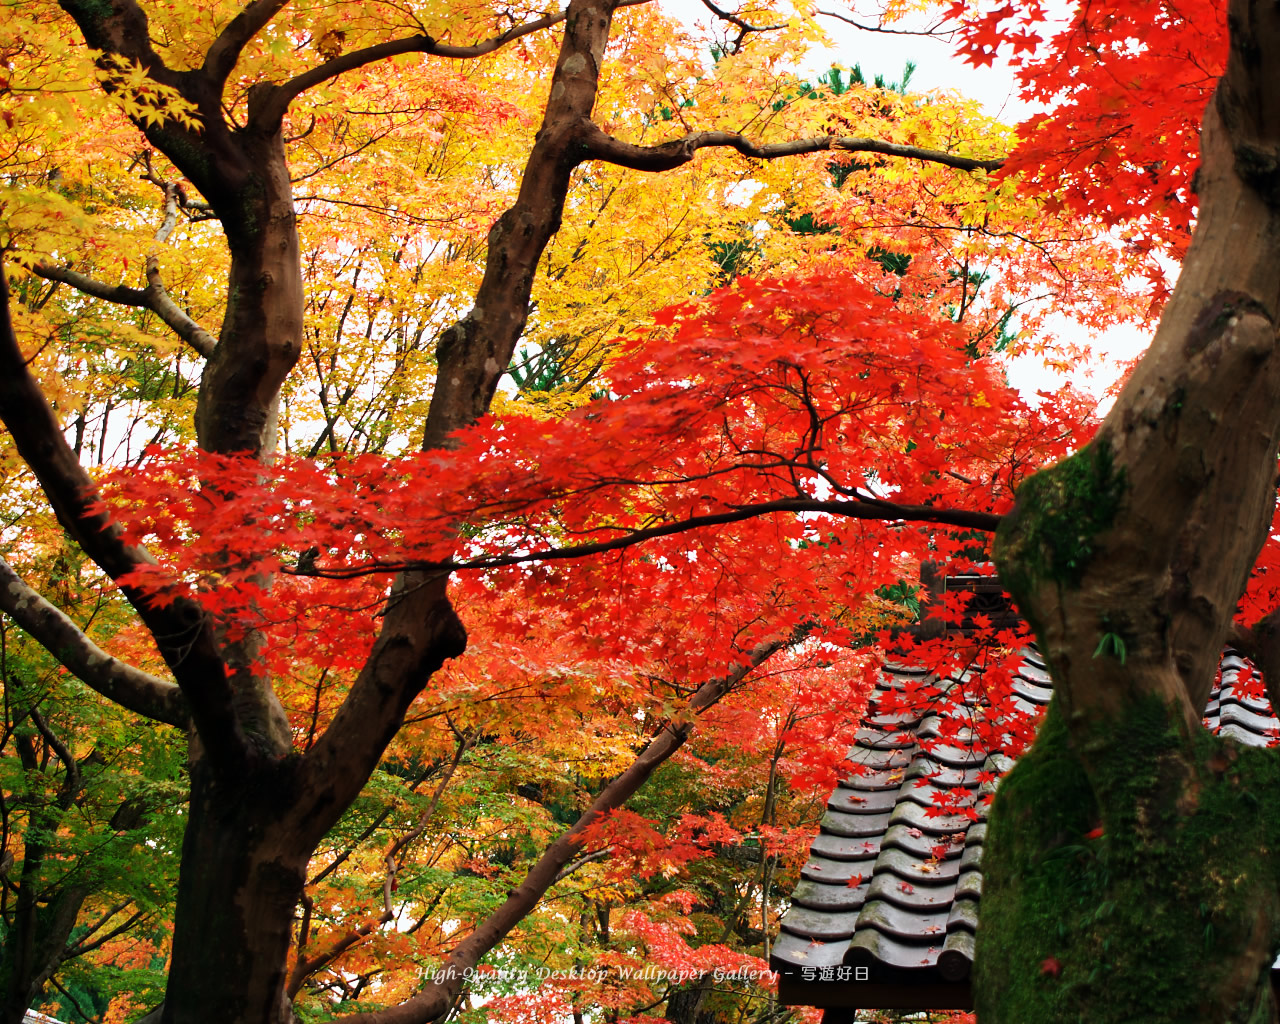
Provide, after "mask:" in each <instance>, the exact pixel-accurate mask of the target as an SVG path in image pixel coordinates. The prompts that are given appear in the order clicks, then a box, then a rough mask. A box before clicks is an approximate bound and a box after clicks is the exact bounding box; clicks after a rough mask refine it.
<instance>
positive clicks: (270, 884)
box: [161, 765, 310, 1024]
mask: <svg viewBox="0 0 1280 1024" xmlns="http://www.w3.org/2000/svg"><path fill="white" fill-rule="evenodd" d="M210 775H211V773H210V772H209V771H208V770H207V769H205V768H203V767H201V766H199V765H197V766H196V767H195V768H194V769H193V773H192V787H191V806H190V817H189V819H188V822H187V828H186V832H185V835H184V837H183V847H182V871H181V875H180V879H179V884H178V901H177V914H176V918H175V921H174V937H173V959H172V966H171V968H170V970H169V979H168V985H167V987H166V992H165V1004H164V1010H163V1015H162V1018H161V1019H162V1021H163V1024H203V1022H207V1021H213V1020H218V1021H253V1022H255V1024H290V1022H291V1021H292V1019H293V1015H292V1011H291V1009H290V1006H289V1001H288V999H286V997H285V981H286V976H287V959H288V951H289V945H290V942H291V941H292V928H293V920H294V909H295V907H296V906H297V903H298V900H299V898H300V897H301V895H302V889H303V885H304V883H305V881H306V866H307V859H308V857H309V855H310V849H309V848H300V845H299V843H298V842H297V841H296V840H295V839H294V838H293V837H292V836H291V835H289V830H288V829H287V827H286V826H285V824H284V823H285V822H288V821H289V820H290V818H291V813H290V812H291V810H292V806H293V804H294V803H295V802H296V799H297V793H296V792H295V786H294V785H292V784H291V779H290V773H287V772H285V771H282V770H281V769H280V768H278V767H277V768H273V769H271V770H267V771H262V772H255V773H247V774H246V775H245V777H244V778H243V779H242V780H240V781H239V782H238V783H229V782H226V781H222V780H215V779H213V778H211V777H210ZM233 979H234V981H233Z"/></svg>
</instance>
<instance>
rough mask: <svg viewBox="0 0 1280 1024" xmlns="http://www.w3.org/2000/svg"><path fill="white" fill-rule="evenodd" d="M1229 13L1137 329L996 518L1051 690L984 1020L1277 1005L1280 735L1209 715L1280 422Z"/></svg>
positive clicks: (1244, 47)
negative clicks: (1242, 735) (1193, 160)
mask: <svg viewBox="0 0 1280 1024" xmlns="http://www.w3.org/2000/svg"><path fill="white" fill-rule="evenodd" d="M1230 27H1231V36H1232V47H1231V55H1230V61H1229V65H1228V71H1227V74H1226V76H1225V77H1224V79H1223V81H1222V82H1221V83H1220V84H1219V87H1218V90H1217V92H1216V94H1215V97H1214V100H1213V101H1212V102H1211V103H1210V104H1209V109H1208V111H1207V112H1206V115H1205V122H1204V129H1203V134H1202V160H1203V162H1202V167H1201V171H1200V175H1199V179H1198V187H1199V197H1200V201H1201V206H1200V219H1199V223H1198V225H1197V228H1196V234H1195V237H1194V240H1193V243H1192V245H1191V248H1190V250H1189V252H1188V254H1187V258H1186V262H1185V264H1184V267H1183V271H1182V276H1181V278H1180V280H1179V283H1178V287H1177V289H1176V291H1175V293H1174V296H1173V298H1172V299H1171V300H1170V303H1169V306H1168V308H1167V309H1166V311H1165V313H1164V315H1163V317H1162V318H1161V322H1160V326H1159V329H1158V331H1157V333H1156V337H1155V340H1154V341H1153V343H1152V347H1151V350H1150V352H1149V353H1148V354H1147V356H1146V357H1145V358H1144V359H1143V361H1142V363H1141V365H1140V366H1139V368H1138V370H1137V371H1136V372H1135V374H1134V376H1133V378H1132V379H1131V380H1130V382H1129V383H1128V385H1127V386H1126V388H1125V389H1124V392H1123V393H1122V394H1121V396H1120V398H1119V400H1118V401H1117V403H1116V406H1115V408H1114V409H1113V410H1112V412H1111V413H1110V415H1109V416H1108V417H1107V419H1106V422H1105V423H1104V424H1103V427H1102V428H1101V430H1100V431H1099V434H1098V437H1097V438H1096V439H1095V440H1094V442H1093V443H1092V444H1090V445H1089V446H1088V447H1087V448H1085V449H1084V450H1083V451H1081V452H1079V453H1077V454H1076V455H1075V456H1073V457H1072V458H1070V459H1068V460H1066V461H1065V462H1063V463H1061V464H1060V465H1058V466H1056V467H1055V468H1054V469H1052V470H1049V471H1047V472H1045V473H1042V474H1039V475H1038V476H1036V477H1034V478H1033V479H1032V480H1030V481H1028V483H1027V484H1025V485H1024V486H1023V488H1022V489H1021V491H1020V492H1019V495H1018V503H1017V507H1016V508H1015V510H1014V511H1013V512H1012V513H1011V514H1010V516H1008V517H1007V519H1006V521H1005V522H1004V524H1003V525H1002V526H1001V528H1000V531H999V533H998V535H997V539H996V545H995V549H994V553H995V557H996V562H997V565H998V567H999V570H1000V575H1001V579H1002V580H1003V581H1004V583H1005V585H1006V587H1007V588H1008V589H1009V590H1010V592H1011V593H1012V594H1013V595H1014V598H1015V600H1016V601H1017V603H1018V606H1019V608H1020V609H1021V611H1022V613H1023V614H1024V615H1025V616H1026V617H1027V619H1028V621H1029V622H1030V623H1031V625H1032V626H1033V628H1034V629H1035V631H1036V636H1037V639H1038V642H1039V644H1040V648H1041V651H1042V652H1043V653H1044V654H1045V656H1046V660H1047V662H1048V664H1049V668H1050V671H1051V673H1052V675H1053V679H1054V688H1055V698H1054V702H1053V704H1052V706H1051V708H1050V711H1049V715H1048V717H1047V719H1046V722H1045V724H1044V726H1043V728H1042V730H1041V735H1040V737H1039V738H1038V739H1037V741H1036V744H1035V746H1034V748H1033V750H1032V751H1031V752H1030V754H1029V755H1027V756H1026V757H1024V758H1023V760H1022V761H1021V762H1020V763H1019V764H1018V765H1017V766H1016V767H1015V769H1014V770H1013V772H1012V773H1011V774H1010V776H1009V777H1008V778H1007V779H1006V780H1005V782H1004V783H1003V785H1002V786H1001V788H1000V791H999V793H998V795H997V798H996V801H995V804H994V807H993V808H992V818H991V829H990V836H989V840H990V841H989V844H988V846H987V850H986V854H985V857H984V864H983V867H984V892H983V907H982V927H981V928H980V929H979V933H978V950H977V957H976V959H975V968H976V975H975V984H976V1004H977V1011H978V1016H979V1019H981V1020H982V1021H983V1024H1001V1022H1006V1021H1007V1022H1022V1021H1029V1020H1035V1021H1066V1020H1071V1021H1076V1020H1081V1019H1088V1020H1090V1021H1093V1022H1110V1021H1114V1022H1117V1024H1119V1022H1121V1021H1126V1022H1127V1021H1134V1020H1142V1021H1148V1022H1155V1021H1169V1022H1175V1021H1177V1022H1183V1021H1186V1022H1190V1021H1206V1020H1209V1021H1241V1022H1244V1021H1248V1022H1265V1021H1273V1020H1276V1019H1277V1018H1276V1009H1275V1006H1274V1004H1273V1001H1272V995H1271V987H1270V979H1269V973H1270V965H1271V961H1272V959H1273V958H1274V956H1275V952H1276V949H1277V946H1278V945H1280V785H1278V783H1280V755H1278V754H1277V752H1275V751H1271V750H1266V751H1260V750H1247V749H1241V748H1239V747H1238V746H1237V745H1235V744H1233V743H1231V742H1229V741H1227V740H1221V739H1218V738H1215V737H1212V736H1210V735H1208V734H1207V733H1206V732H1205V731H1204V729H1203V727H1202V725H1201V717H1202V714H1203V710H1204V707H1205V703H1206V701H1207V698H1208V696H1209V692H1210V689H1211V687H1212V683H1213V678H1214V673H1215V670H1216V668H1217V664H1218V660H1219V656H1220V653H1221V649H1222V646H1223V643H1224V640H1225V638H1226V635H1227V630H1228V628H1229V626H1230V623H1231V618H1232V615H1233V613H1234V611H1235V608H1236V604H1237V601H1238V599H1239V597H1240V594H1241V593H1242V591H1243V589H1244V586H1245V582H1246V579H1247V577H1248V574H1249V572H1250V569H1251V568H1252V566H1253V563H1254V561H1255V559H1256V558H1257V554H1258V551H1259V550H1260V548H1261V546H1262V543H1263V541H1264V539H1265V537H1266V534H1267V530H1268V529H1269V527H1270V524H1271V520H1272V514H1273V511H1274V505H1275V477H1276V458H1277V449H1278V446H1280V353H1278V352H1277V350H1276V326H1275V325H1276V322H1277V314H1278V313H1280V188H1278V187H1277V186H1278V184H1280V177H1278V176H1277V168H1280V159H1278V157H1280V69H1278V68H1277V67H1276V66H1275V65H1274V64H1272V65H1270V66H1266V67H1264V65H1263V63H1262V58H1261V54H1264V53H1274V52H1275V48H1276V46H1277V44H1280V12H1277V11H1276V10H1275V7H1274V5H1268V4H1262V3H1256V2H1249V0H1235V2H1233V3H1232V4H1231V9H1230Z"/></svg>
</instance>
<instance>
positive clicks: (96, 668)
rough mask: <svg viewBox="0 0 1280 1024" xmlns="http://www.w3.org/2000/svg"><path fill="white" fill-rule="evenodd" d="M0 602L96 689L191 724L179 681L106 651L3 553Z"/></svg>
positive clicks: (161, 718)
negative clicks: (161, 675)
mask: <svg viewBox="0 0 1280 1024" xmlns="http://www.w3.org/2000/svg"><path fill="white" fill-rule="evenodd" d="M0 608H2V609H3V610H4V611H6V612H7V613H8V614H9V616H10V617H11V618H12V619H13V621H14V622H16V623H17V624H18V625H19V626H21V627H22V628H23V629H25V630H26V631H27V632H28V633H30V634H31V636H32V637H34V638H35V640H36V641H37V642H38V643H39V644H40V645H41V646H42V647H44V648H45V649H46V650H47V651H49V653H51V654H52V655H53V656H54V657H55V658H57V659H58V660H59V661H60V662H61V663H62V664H63V665H65V666H66V667H67V668H69V669H70V670H71V671H72V672H74V673H75V674H76V677H77V678H78V679H80V680H81V681H83V682H84V683H85V684H86V685H87V686H89V687H90V688H91V689H93V690H96V691H97V692H98V693H100V694H102V695H103V696H104V697H106V698H108V699H110V700H113V701H115V702H116V703H117V704H119V705H121V706H122V707H126V708H128V709H129V710H130V711H136V712H137V713H138V714H140V715H146V716H147V717H148V718H154V719H155V720H156V721H158V722H167V723H168V724H169V725H175V726H177V727H178V728H180V729H181V728H185V727H186V725H187V718H188V715H187V706H186V700H185V699H184V698H183V696H182V693H181V691H180V690H179V689H178V687H177V686H175V685H174V684H173V683H169V682H165V680H163V679H159V678H157V677H156V676H153V675H151V674H150V673H149V672H143V671H142V669H140V668H135V667H134V666H132V665H130V664H128V663H126V662H123V661H120V660H119V659H118V658H113V657H112V656H111V655H109V654H107V653H106V652H105V651H104V650H102V648H100V647H99V646H98V645H97V644H95V643H94V642H93V641H92V640H90V639H89V638H88V637H87V636H85V634H84V633H82V632H81V631H80V629H79V627H78V626H77V625H76V624H75V623H74V622H72V621H71V619H70V618H68V617H67V616H66V615H65V614H63V612H62V611H61V610H60V609H58V608H57V607H55V606H54V605H53V604H51V603H50V602H48V601H46V600H45V599H44V598H43V597H42V596H41V595H40V594H39V593H38V592H37V591H36V590H34V589H33V588H32V587H30V586H28V585H27V584H26V583H25V582H23V580H22V579H21V578H20V577H19V576H18V574H17V573H16V572H14V571H13V568H12V566H10V565H9V563H8V562H6V561H4V560H3V559H0ZM54 749H57V748H56V747H55V748H54ZM59 756H61V753H59ZM68 770H70V767H69V768H68Z"/></svg>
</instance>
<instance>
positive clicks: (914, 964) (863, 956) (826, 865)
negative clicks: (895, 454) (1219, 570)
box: [771, 581, 1280, 1021]
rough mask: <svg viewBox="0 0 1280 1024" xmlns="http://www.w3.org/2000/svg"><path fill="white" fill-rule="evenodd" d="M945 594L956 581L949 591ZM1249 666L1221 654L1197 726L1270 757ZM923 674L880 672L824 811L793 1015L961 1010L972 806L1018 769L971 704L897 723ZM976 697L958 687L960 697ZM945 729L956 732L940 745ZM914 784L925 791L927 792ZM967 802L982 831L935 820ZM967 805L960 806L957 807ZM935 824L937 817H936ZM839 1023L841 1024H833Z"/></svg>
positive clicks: (1045, 683)
mask: <svg viewBox="0 0 1280 1024" xmlns="http://www.w3.org/2000/svg"><path fill="white" fill-rule="evenodd" d="M948 583H949V585H950V581H948ZM1243 665H1244V662H1243V661H1242V660H1241V659H1240V657H1239V656H1238V655H1236V654H1235V653H1234V652H1228V653H1227V654H1226V655H1225V656H1224V658H1223V662H1222V679H1221V684H1220V685H1219V686H1216V687H1215V688H1214V691H1213V694H1212V696H1211V698H1210V701H1209V705H1208V707H1207V708H1206V710H1205V725H1206V726H1207V727H1208V728H1209V729H1211V730H1212V731H1214V732H1220V733H1222V734H1223V735H1226V736H1230V737H1232V738H1233V739H1235V740H1237V741H1239V742H1241V743H1245V744H1249V745H1251V746H1266V745H1268V744H1271V743H1274V742H1275V741H1276V740H1275V737H1276V736H1277V734H1278V729H1280V722H1277V720H1276V719H1275V718H1274V717H1273V716H1272V714H1271V709H1270V706H1269V704H1268V703H1267V701H1266V698H1265V697H1262V698H1260V699H1255V698H1252V697H1249V696H1247V695H1246V694H1244V693H1243V690H1244V687H1242V686H1237V676H1238V673H1239V672H1240V669H1241V668H1242V667H1243ZM913 681H915V682H927V681H928V680H926V679H925V678H924V671H923V670H922V669H919V668H913V667H912V666H910V665H905V664H888V665H886V668H885V670H884V672H883V673H882V677H881V679H880V682H879V685H878V686H877V689H876V690H875V692H874V694H873V695H872V698H871V701H870V703H869V705H868V712H867V715H866V717H865V718H864V719H863V722H862V727H861V728H860V729H859V730H858V733H857V737H856V739H855V742H854V746H853V747H852V749H851V750H850V752H849V755H848V756H849V760H850V761H851V762H852V763H853V764H854V765H855V766H859V767H858V768H857V769H856V773H855V774H852V775H851V776H850V777H849V778H847V779H845V780H844V781H842V782H841V783H840V784H839V785H838V786H837V787H836V789H835V791H834V792H833V793H832V794H831V797H830V799H829V800H828V801H827V810H826V814H825V815H824V817H823V819H822V823H821V829H820V832H819V834H818V836H817V838H816V839H815V840H814V841H813V845H812V847H811V849H810V856H809V860H808V862H807V863H806V864H805V865H804V868H803V869H802V871H801V881H800V884H799V885H798V886H797V887H796V890H795V892H794V894H793V895H792V905H791V909H790V910H789V911H788V912H787V914H786V916H785V917H783V919H782V924H781V930H780V933H779V935H778V938H777V941H776V943H775V944H774V947H773V950H772V958H771V965H772V967H773V969H774V970H775V971H777V972H779V974H780V976H781V978H780V987H779V995H780V997H781V999H782V1001H783V1002H784V1003H788V1004H792V1005H809V1006H828V1007H858V1008H861V1009H875V1008H890V1007H892V1008H920V1009H924V1008H936V1009H951V1008H954V1009H968V1008H969V1007H970V1006H971V995H970V992H969V982H968V979H969V973H970V970H971V968H972V965H973V942H974V931H975V929H976V927H977V922H978V912H979V907H980V904H981V896H982V872H981V867H980V865H981V860H982V846H983V841H984V839H985V837H986V829H987V826H986V803H987V802H986V801H984V800H982V799H978V798H979V797H981V796H982V795H984V794H985V793H986V792H988V791H989V790H990V789H991V788H993V785H994V784H993V783H991V782H986V783H982V782H980V780H979V775H980V774H981V775H982V778H984V779H989V778H990V777H991V776H997V777H998V776H1000V775H1002V774H1003V773H1004V772H1005V771H1006V770H1007V769H1008V767H1009V766H1010V765H1011V764H1012V762H1011V761H1010V760H1009V759H1008V758H1006V757H1003V756H1002V755H1001V754H998V753H990V752H988V751H987V750H986V749H985V748H984V746H983V743H982V741H981V739H980V737H979V736H978V735H977V734H976V733H974V732H973V731H972V730H970V729H969V728H968V727H967V724H968V723H969V722H970V721H971V718H970V716H973V715H977V714H981V711H982V709H981V707H980V706H977V704H976V703H975V702H973V701H970V702H969V703H968V704H963V703H958V702H957V703H956V706H953V707H950V708H948V709H947V710H945V711H943V712H942V713H941V714H940V713H938V712H936V711H927V712H924V713H919V714H917V713H913V712H909V711H907V712H903V711H896V712H894V713H891V714H882V713H880V711H879V709H880V708H883V707H886V706H888V707H895V708H896V707H901V705H902V703H903V702H902V701H901V699H898V700H895V699H894V694H895V691H896V692H898V693H899V694H901V692H902V691H904V690H906V689H907V688H908V687H909V685H910V684H911V683H912V682H913ZM973 689H974V688H972V687H966V692H972V691H973ZM1013 690H1014V692H1015V694H1016V695H1017V700H1016V702H1017V704H1018V706H1019V708H1020V709H1021V710H1023V711H1024V712H1027V713H1034V711H1035V709H1037V708H1041V707H1043V706H1044V705H1046V704H1048V702H1049V698H1050V696H1051V695H1052V690H1051V682H1050V679H1049V675H1048V672H1047V671H1046V669H1045V665H1044V662H1043V661H1042V660H1041V659H1040V657H1039V656H1038V655H1037V654H1036V652H1035V651H1034V650H1032V649H1027V650H1024V651H1023V652H1022V654H1021V663H1020V665H1019V667H1018V668H1017V670H1016V672H1015V676H1014V680H1013ZM944 716H950V717H958V718H961V719H962V721H961V722H960V723H958V724H959V726H960V728H959V730H958V731H957V732H955V734H954V735H952V734H951V731H950V729H948V731H947V733H946V734H945V740H943V739H942V736H943V725H944V722H943V719H944ZM922 780H927V781H926V782H923V784H922ZM955 787H964V788H965V789H966V790H969V791H970V792H971V793H972V794H973V796H974V798H975V799H973V800H972V801H967V800H966V801H962V802H965V803H970V805H971V806H972V807H973V812H974V813H975V814H976V820H973V819H972V818H971V816H967V815H965V814H946V815H941V816H933V817H931V816H929V815H928V814H927V813H926V809H927V808H929V807H931V806H933V805H934V804H935V798H936V794H937V793H938V791H939V790H944V791H945V790H951V791H952V793H951V795H952V797H953V798H954V797H955V796H956V795H957V794H955V792H954V789H955ZM961 795H963V794H961ZM935 815H936V811H935ZM827 1019H828V1020H831V1021H835V1020H839V1019H851V1018H842V1017H841V1016H840V1015H839V1014H838V1013H833V1014H831V1015H829V1016H828V1018H827Z"/></svg>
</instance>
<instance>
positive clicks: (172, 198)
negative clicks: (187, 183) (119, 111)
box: [32, 177, 217, 359]
mask: <svg viewBox="0 0 1280 1024" xmlns="http://www.w3.org/2000/svg"><path fill="white" fill-rule="evenodd" d="M148 180H150V181H155V180H157V179H155V178H153V177H149V178H148ZM160 186H161V188H162V189H164V205H165V216H164V220H163V222H162V223H161V225H160V227H159V228H157V229H156V233H155V240H156V242H157V244H160V245H163V244H164V243H165V242H166V241H168V239H169V235H170V234H172V233H173V229H174V227H175V226H176V225H177V222H178V204H179V201H180V196H179V189H178V187H177V186H176V185H170V184H166V183H160ZM32 269H33V271H34V273H35V274H36V275H37V276H39V277H43V278H44V279H45V280H46V281H60V282H62V283H63V284H69V285H71V287H72V288H75V289H77V290H78V291H82V292H84V293H85V294H86V295H92V296H93V297H94V298H95V299H104V300H105V301H107V302H114V303H116V304H117V305H120V306H135V307H137V308H139V309H149V310H151V312H153V313H155V314H156V316H158V317H159V318H160V319H161V320H163V321H164V322H165V324H166V325H167V326H168V327H169V328H170V329H171V330H172V331H173V333H174V334H176V335H177V336H178V337H179V338H181V339H182V340H183V341H185V342H186V343H187V344H188V345H190V346H191V347H192V348H193V349H195V350H196V351H197V352H198V353H200V355H202V356H204V357H205V358H206V359H207V358H208V357H209V356H211V355H213V349H214V346H215V345H216V344H217V341H216V340H215V339H214V337H213V335H212V334H210V333H209V332H208V331H206V330H205V329H204V328H203V327H201V326H200V325H199V324H198V323H196V322H195V320H193V319H192V318H191V317H190V316H188V315H187V314H186V312H184V311H183V310H182V309H181V308H180V307H179V306H178V304H177V303H176V302H174V301H173V299H172V298H171V297H170V296H169V292H168V290H167V289H166V288H165V286H164V280H163V279H162V278H161V276H160V256H159V253H158V252H156V251H154V250H153V251H152V252H150V253H148V254H147V264H146V275H147V287H146V288H129V287H127V286H126V285H114V286H113V285H109V284H106V283H105V282H103V281H98V280H96V279H94V278H92V277H89V276H88V275H87V274H80V273H77V272H76V271H74V270H71V269H70V268H67V267H54V266H50V265H49V264H47V263H38V264H36V266H35V267H33V268H32Z"/></svg>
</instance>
